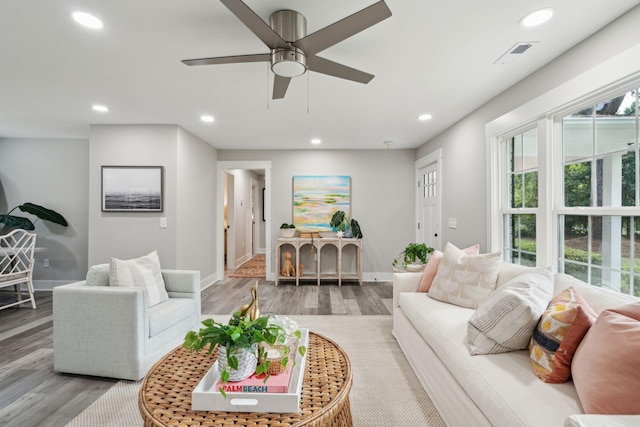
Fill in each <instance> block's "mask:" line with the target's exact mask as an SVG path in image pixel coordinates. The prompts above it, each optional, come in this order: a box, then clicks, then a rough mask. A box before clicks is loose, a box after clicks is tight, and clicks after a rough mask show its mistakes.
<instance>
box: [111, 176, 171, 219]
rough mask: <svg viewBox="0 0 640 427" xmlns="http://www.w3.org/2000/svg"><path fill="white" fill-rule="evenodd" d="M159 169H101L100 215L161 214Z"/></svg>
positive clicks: (161, 190) (161, 188)
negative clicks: (114, 213)
mask: <svg viewBox="0 0 640 427" xmlns="http://www.w3.org/2000/svg"><path fill="white" fill-rule="evenodd" d="M163 172H164V168H163V167H162V166H102V211H103V212H162V209H163V203H162V201H163Z"/></svg>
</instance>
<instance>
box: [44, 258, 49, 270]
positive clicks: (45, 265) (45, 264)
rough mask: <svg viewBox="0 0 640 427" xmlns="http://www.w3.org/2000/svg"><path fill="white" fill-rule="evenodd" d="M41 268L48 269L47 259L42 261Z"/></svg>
mask: <svg viewBox="0 0 640 427" xmlns="http://www.w3.org/2000/svg"><path fill="white" fill-rule="evenodd" d="M42 266H43V267H44V268H49V258H45V259H43V260H42Z"/></svg>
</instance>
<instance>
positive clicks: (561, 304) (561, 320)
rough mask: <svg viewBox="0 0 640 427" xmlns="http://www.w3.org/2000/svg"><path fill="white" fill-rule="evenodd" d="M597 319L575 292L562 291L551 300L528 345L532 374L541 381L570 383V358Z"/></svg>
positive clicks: (571, 290)
mask: <svg viewBox="0 0 640 427" xmlns="http://www.w3.org/2000/svg"><path fill="white" fill-rule="evenodd" d="M596 317H597V316H596V314H595V312H594V311H593V309H592V308H591V307H589V304H587V302H586V301H585V300H584V299H582V297H581V296H580V294H579V293H578V291H576V290H575V289H574V288H567V289H565V290H564V291H562V292H560V293H559V294H558V295H556V296H555V297H554V298H553V299H552V300H551V302H550V303H549V307H547V310H546V311H545V312H544V313H543V314H542V317H541V318H540V322H538V326H537V327H536V330H535V332H534V333H533V337H532V338H531V342H530V343H529V352H530V356H531V365H532V366H533V372H534V373H535V374H536V375H537V376H538V377H539V378H540V379H541V380H542V381H544V382H548V383H563V382H566V381H568V380H569V378H570V377H571V359H573V354H574V353H575V352H576V349H577V348H578V345H579V344H580V341H582V338H584V336H585V334H586V333H587V331H588V330H589V328H590V327H591V325H592V324H593V322H594V321H595V319H596Z"/></svg>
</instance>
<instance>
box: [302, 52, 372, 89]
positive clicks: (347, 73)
mask: <svg viewBox="0 0 640 427" xmlns="http://www.w3.org/2000/svg"><path fill="white" fill-rule="evenodd" d="M307 67H308V68H309V69H310V70H311V71H315V72H316V73H322V74H327V75H329V76H333V77H339V78H341V79H346V80H351V81H354V82H358V83H364V84H367V83H369V82H370V81H371V79H373V78H374V77H375V76H374V75H373V74H369V73H365V72H364V71H360V70H356V69H355V68H351V67H347V66H346V65H342V64H338V63H337V62H333V61H329V60H328V59H324V58H320V57H318V56H308V57H307Z"/></svg>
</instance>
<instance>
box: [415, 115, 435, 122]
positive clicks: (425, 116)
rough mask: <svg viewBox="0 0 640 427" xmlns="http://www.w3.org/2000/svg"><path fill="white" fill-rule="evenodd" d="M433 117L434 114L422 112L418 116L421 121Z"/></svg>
mask: <svg viewBox="0 0 640 427" xmlns="http://www.w3.org/2000/svg"><path fill="white" fill-rule="evenodd" d="M432 118H433V116H432V115H431V114H420V115H419V116H418V120H420V121H423V122H424V121H426V120H431V119H432Z"/></svg>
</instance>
